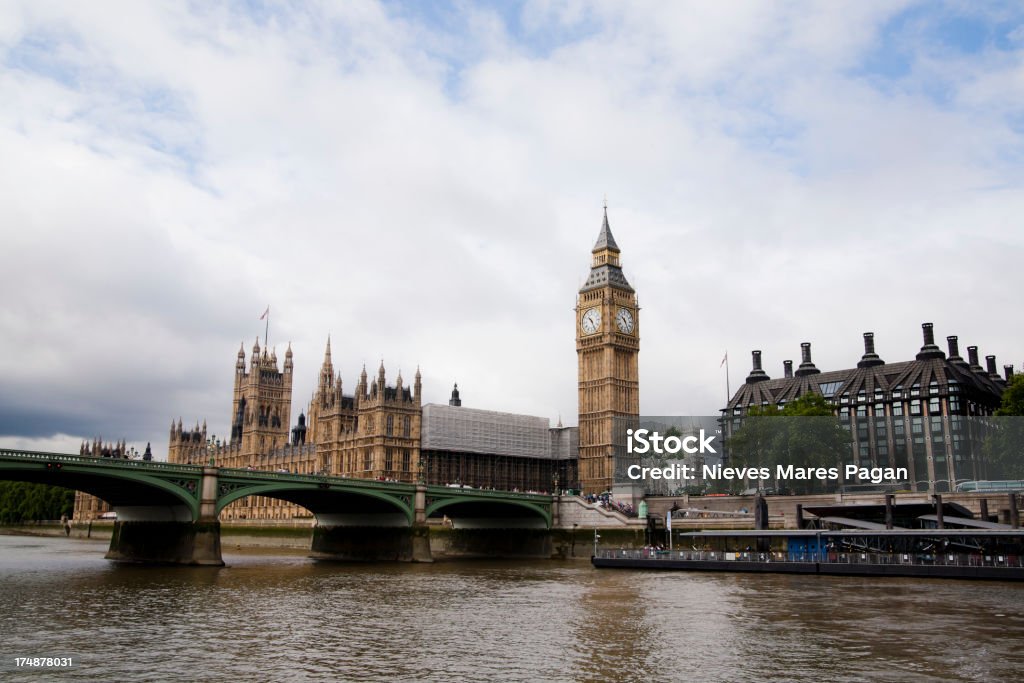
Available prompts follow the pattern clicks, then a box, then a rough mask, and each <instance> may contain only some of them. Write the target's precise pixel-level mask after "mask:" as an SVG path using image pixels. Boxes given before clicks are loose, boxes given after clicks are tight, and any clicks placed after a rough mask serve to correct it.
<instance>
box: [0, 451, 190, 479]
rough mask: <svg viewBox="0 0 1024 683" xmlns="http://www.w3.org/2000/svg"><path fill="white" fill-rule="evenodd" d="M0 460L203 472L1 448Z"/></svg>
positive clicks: (168, 465) (177, 466) (149, 462)
mask: <svg viewBox="0 0 1024 683" xmlns="http://www.w3.org/2000/svg"><path fill="white" fill-rule="evenodd" d="M0 458H13V459H15V460H32V461H40V462H53V463H58V462H59V463H62V464H69V465H89V466H97V465H98V466H100V467H111V468H115V469H125V468H127V469H154V470H160V471H162V472H176V473H180V474H199V473H202V471H203V467H202V466H201V465H180V464H177V463H167V462H157V461H155V460H129V459H127V458H104V457H102V456H95V455H66V454H64V453H44V452H41V451H16V450H11V449H6V448H0Z"/></svg>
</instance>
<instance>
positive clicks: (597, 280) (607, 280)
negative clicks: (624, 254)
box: [580, 263, 633, 292]
mask: <svg viewBox="0 0 1024 683" xmlns="http://www.w3.org/2000/svg"><path fill="white" fill-rule="evenodd" d="M605 285H610V286H612V287H615V288H616V289H624V290H626V291H627V292H632V291H633V288H632V287H631V286H630V285H629V282H627V281H626V276H625V275H623V273H622V268H619V267H618V266H613V265H609V264H607V263H605V264H602V265H600V266H595V267H593V268H591V269H590V276H589V277H588V278H587V281H586V282H585V283H584V284H583V287H582V288H581V289H580V291H581V292H585V291H587V290H589V289H598V288H600V287H604V286H605Z"/></svg>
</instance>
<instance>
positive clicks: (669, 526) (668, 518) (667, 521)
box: [665, 510, 672, 531]
mask: <svg viewBox="0 0 1024 683" xmlns="http://www.w3.org/2000/svg"><path fill="white" fill-rule="evenodd" d="M665 528H666V529H668V530H669V531H672V511H671V510H669V511H668V514H667V515H665Z"/></svg>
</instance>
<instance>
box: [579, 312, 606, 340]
mask: <svg viewBox="0 0 1024 683" xmlns="http://www.w3.org/2000/svg"><path fill="white" fill-rule="evenodd" d="M580 325H581V326H582V327H583V331H584V332H586V333H587V334H594V333H595V332H597V330H598V328H600V327H601V310H600V309H598V308H589V309H587V311H586V313H584V314H583V321H582V322H581V323H580Z"/></svg>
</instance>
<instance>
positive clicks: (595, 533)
mask: <svg viewBox="0 0 1024 683" xmlns="http://www.w3.org/2000/svg"><path fill="white" fill-rule="evenodd" d="M599 538H601V534H599V533H597V527H596V526H595V527H594V557H597V540H598V539H599Z"/></svg>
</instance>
